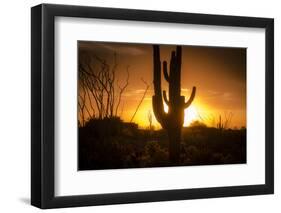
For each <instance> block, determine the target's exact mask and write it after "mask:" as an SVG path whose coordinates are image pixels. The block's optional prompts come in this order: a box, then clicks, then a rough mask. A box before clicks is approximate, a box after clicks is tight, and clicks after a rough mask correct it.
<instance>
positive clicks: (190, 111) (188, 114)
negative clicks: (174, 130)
mask: <svg viewBox="0 0 281 213" xmlns="http://www.w3.org/2000/svg"><path fill="white" fill-rule="evenodd" d="M198 119H199V118H198V112H197V109H196V107H195V106H194V105H191V106H190V107H188V108H187V109H185V110H184V123H183V126H189V125H190V124H191V123H192V122H193V121H195V120H198Z"/></svg>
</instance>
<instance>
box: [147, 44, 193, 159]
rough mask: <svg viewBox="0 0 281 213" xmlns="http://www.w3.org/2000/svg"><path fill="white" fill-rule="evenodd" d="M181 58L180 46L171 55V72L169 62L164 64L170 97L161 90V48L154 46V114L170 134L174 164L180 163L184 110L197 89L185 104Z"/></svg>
mask: <svg viewBox="0 0 281 213" xmlns="http://www.w3.org/2000/svg"><path fill="white" fill-rule="evenodd" d="M181 58H182V50H181V47H180V46H177V49H176V52H175V51H172V54H171V60H170V66H169V69H170V71H169V72H168V67H167V62H166V61H164V62H163V65H162V66H163V74H164V77H165V80H166V81H167V82H168V83H169V95H168V96H167V92H166V91H165V90H163V93H162V89H161V61H160V50H159V46H158V45H154V46H153V64H154V66H153V68H154V70H153V84H154V96H153V97H152V105H153V112H154V115H155V117H156V119H157V121H158V122H159V123H160V124H161V126H162V128H163V129H165V130H166V131H167V133H168V137H169V158H170V161H171V163H172V164H177V163H178V162H179V161H180V142H181V129H182V126H183V122H184V110H185V109H186V108H187V107H189V106H190V104H191V103H192V101H193V99H194V97H195V92H196V87H193V89H192V93H191V96H190V98H189V100H188V101H187V102H185V97H184V96H181V84H180V82H181ZM162 94H163V97H162ZM168 97H169V98H168ZM163 100H164V101H165V103H166V104H167V106H168V112H167V113H166V112H165V111H164V103H163Z"/></svg>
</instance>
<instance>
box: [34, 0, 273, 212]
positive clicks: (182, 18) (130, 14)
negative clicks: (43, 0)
mask: <svg viewBox="0 0 281 213" xmlns="http://www.w3.org/2000/svg"><path fill="white" fill-rule="evenodd" d="M58 16H63V17H80V18H101V19H112V20H131V21H145V22H164V23H182V24H200V25H218V26H237V27H251V28H264V29H265V32H266V41H265V43H266V48H265V51H266V53H265V61H266V64H265V76H266V77H265V85H266V86H265V90H266V91H265V93H266V97H265V100H266V106H265V115H266V118H265V122H266V124H265V126H266V128H265V132H266V135H265V161H266V162H265V184H261V185H246V186H225V187H213V188H211V187H210V188H198V189H177V190H162V191H144V192H129V193H111V194H93V195H78V196H77V195H73V196H60V197H56V196H55V195H54V189H55V188H54V187H55V182H54V178H55V170H54V163H55V162H54V157H55V156H54V148H55V146H54V133H55V125H54V122H55V114H54V113H55V108H54V104H55V100H54V93H55V88H54V86H55V85H54V76H55V75H54V50H55V46H54V45H55V44H54V21H55V17H58ZM31 52H32V53H31V204H32V205H34V206H37V207H39V208H43V209H46V208H60V207H76V206H90V205H105V204H122V203H138V202H153V201H169V200H183V199H197V198H216V197H228V196H246V195H260V194H272V193H274V151H273V148H274V20H273V19H270V18H254V17H239V16H224V15H208V14H193V13H178V12H163V11H146V10H131V9H113V8H102V7H86V6H67V5H52V4H41V5H38V6H35V7H32V9H31Z"/></svg>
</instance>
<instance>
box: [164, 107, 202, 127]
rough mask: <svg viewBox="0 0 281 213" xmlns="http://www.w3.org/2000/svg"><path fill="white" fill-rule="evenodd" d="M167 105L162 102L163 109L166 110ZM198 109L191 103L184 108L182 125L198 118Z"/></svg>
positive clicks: (186, 124) (187, 124)
mask: <svg viewBox="0 0 281 213" xmlns="http://www.w3.org/2000/svg"><path fill="white" fill-rule="evenodd" d="M168 109H169V107H168V106H167V104H165V103H164V111H165V112H168ZM199 119H200V118H199V116H198V110H197V108H196V106H194V105H191V106H189V107H188V108H187V109H185V110H184V123H183V126H189V125H190V124H191V123H192V122H193V121H196V120H199Z"/></svg>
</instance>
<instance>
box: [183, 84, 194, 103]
mask: <svg viewBox="0 0 281 213" xmlns="http://www.w3.org/2000/svg"><path fill="white" fill-rule="evenodd" d="M195 93H196V87H193V88H192V92H191V95H190V98H189V99H188V101H187V102H185V103H184V108H187V107H189V106H190V104H191V103H192V101H193V99H194V97H195Z"/></svg>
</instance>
